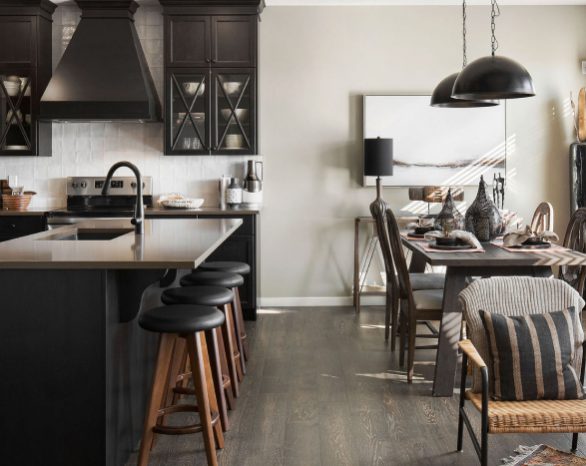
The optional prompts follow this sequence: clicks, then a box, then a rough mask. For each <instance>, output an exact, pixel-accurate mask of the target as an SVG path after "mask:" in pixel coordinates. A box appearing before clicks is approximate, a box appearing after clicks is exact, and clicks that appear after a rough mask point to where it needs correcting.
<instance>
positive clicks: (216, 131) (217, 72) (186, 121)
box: [165, 68, 256, 155]
mask: <svg viewBox="0 0 586 466" xmlns="http://www.w3.org/2000/svg"><path fill="white" fill-rule="evenodd" d="M166 79H167V98H168V102H167V106H166V115H165V122H166V123H165V124H166V131H165V136H166V143H165V153H166V154H167V155H214V154H216V155H236V154H238V155H249V154H255V153H256V125H255V122H256V108H255V102H256V82H255V71H254V69H242V68H240V69H238V68H234V69H211V68H201V69H195V70H188V69H185V68H179V69H168V70H167V76H166Z"/></svg>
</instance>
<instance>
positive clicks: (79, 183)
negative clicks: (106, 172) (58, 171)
mask: <svg viewBox="0 0 586 466" xmlns="http://www.w3.org/2000/svg"><path fill="white" fill-rule="evenodd" d="M105 182H106V177H93V176H70V177H69V178H67V195H68V196H101V195H102V189H104V183H105ZM136 188H137V186H136V178H134V177H132V176H118V177H116V176H115V177H113V178H112V179H111V180H110V186H109V188H108V196H133V195H136ZM142 193H143V195H145V196H152V194H153V179H152V177H150V176H143V177H142Z"/></svg>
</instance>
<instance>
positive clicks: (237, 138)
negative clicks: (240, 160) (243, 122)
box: [224, 134, 243, 149]
mask: <svg viewBox="0 0 586 466" xmlns="http://www.w3.org/2000/svg"><path fill="white" fill-rule="evenodd" d="M242 143H243V139H242V135H241V134H228V135H226V139H225V142H224V144H225V147H226V149H242V148H243V145H242Z"/></svg>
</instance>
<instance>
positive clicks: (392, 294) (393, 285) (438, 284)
mask: <svg viewBox="0 0 586 466" xmlns="http://www.w3.org/2000/svg"><path fill="white" fill-rule="evenodd" d="M387 208H388V206H387V204H386V203H385V202H384V201H383V200H381V201H377V202H373V203H372V204H371V205H370V213H371V215H372V217H373V218H374V220H375V225H376V230H377V236H378V238H379V244H380V247H381V250H382V253H383V259H384V266H385V273H386V276H387V283H386V295H385V298H386V302H385V340H388V339H389V334H390V335H391V351H395V347H396V337H397V334H398V327H399V323H398V321H399V299H400V298H399V295H400V293H399V283H398V281H397V272H396V270H395V264H394V261H393V256H392V252H391V243H390V239H389V231H388V228H387V224H386V219H385V215H386V210H387ZM399 240H400V238H399ZM409 275H410V278H411V286H412V288H413V289H415V290H424V289H443V287H444V282H445V274H443V273H410V274H409ZM391 331H392V334H391Z"/></svg>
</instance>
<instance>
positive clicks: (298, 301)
mask: <svg viewBox="0 0 586 466" xmlns="http://www.w3.org/2000/svg"><path fill="white" fill-rule="evenodd" d="M258 301H259V306H260V307H264V308H268V307H311V306H315V307H320V306H323V307H329V306H352V302H353V300H352V296H308V297H293V296H292V297H282V298H259V300H258ZM384 303H385V300H384V297H383V296H362V297H361V298H360V304H361V305H363V306H383V305H384Z"/></svg>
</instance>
